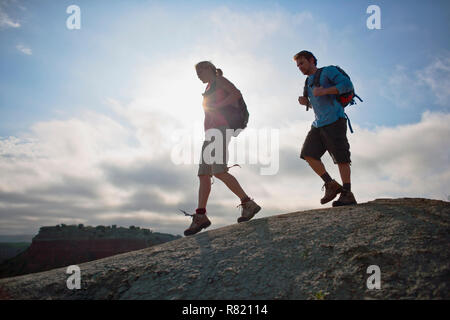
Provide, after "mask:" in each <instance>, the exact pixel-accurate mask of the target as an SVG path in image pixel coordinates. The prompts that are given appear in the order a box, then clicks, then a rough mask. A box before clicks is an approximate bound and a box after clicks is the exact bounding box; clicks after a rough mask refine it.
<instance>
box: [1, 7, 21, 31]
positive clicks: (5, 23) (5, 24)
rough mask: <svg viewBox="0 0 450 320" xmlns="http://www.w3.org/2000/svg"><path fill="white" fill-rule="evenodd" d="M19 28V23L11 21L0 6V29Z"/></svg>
mask: <svg viewBox="0 0 450 320" xmlns="http://www.w3.org/2000/svg"><path fill="white" fill-rule="evenodd" d="M6 28H20V23H19V22H15V21H13V20H12V19H11V18H10V17H9V15H8V14H7V13H6V12H5V10H4V8H2V6H1V5H0V29H6Z"/></svg>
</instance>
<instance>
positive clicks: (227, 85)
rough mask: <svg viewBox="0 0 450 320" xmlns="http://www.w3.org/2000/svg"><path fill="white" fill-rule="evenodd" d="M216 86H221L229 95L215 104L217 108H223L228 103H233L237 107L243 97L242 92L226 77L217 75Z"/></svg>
mask: <svg viewBox="0 0 450 320" xmlns="http://www.w3.org/2000/svg"><path fill="white" fill-rule="evenodd" d="M216 88H217V89H218V88H221V89H222V90H224V91H225V92H226V93H228V95H227V97H226V98H225V99H223V100H222V101H219V102H217V103H215V104H214V107H215V108H222V107H225V106H227V105H233V106H235V107H237V106H238V104H237V102H238V101H239V99H240V98H241V97H242V94H241V92H240V91H239V90H238V89H237V88H236V87H235V86H234V84H232V83H231V82H230V81H229V80H228V79H227V78H225V77H217V80H216Z"/></svg>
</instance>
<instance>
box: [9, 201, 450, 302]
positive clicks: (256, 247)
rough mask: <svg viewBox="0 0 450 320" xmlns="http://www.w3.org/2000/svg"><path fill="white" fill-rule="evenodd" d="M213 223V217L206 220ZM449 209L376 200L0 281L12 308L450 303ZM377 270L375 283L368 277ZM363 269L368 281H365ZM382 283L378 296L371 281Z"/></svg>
mask: <svg viewBox="0 0 450 320" xmlns="http://www.w3.org/2000/svg"><path fill="white" fill-rule="evenodd" d="M210 219H211V221H212V222H213V223H214V217H213V216H212V217H210ZM449 226H450V204H449V203H448V202H444V201H437V200H427V199H407V198H404V199H378V200H375V201H372V202H368V203H364V204H359V205H357V206H351V207H339V208H327V209H318V210H309V211H303V212H293V213H288V214H282V215H276V216H271V217H268V218H260V219H253V220H251V221H249V222H245V223H241V224H234V225H230V226H227V227H223V228H219V229H215V230H211V231H208V232H202V233H199V234H197V235H195V236H191V237H186V238H182V239H178V240H175V241H171V242H168V243H164V244H161V245H156V246H153V247H151V248H147V249H143V250H139V251H133V252H129V253H125V254H121V255H116V256H113V257H109V258H105V259H101V260H96V261H92V262H88V263H84V264H80V265H79V267H80V270H81V274H80V276H81V289H79V290H77V289H73V290H70V289H68V287H67V279H68V277H69V275H68V274H66V269H65V268H60V269H55V270H51V271H47V272H44V273H38V274H31V275H25V276H21V277H15V278H8V279H2V280H0V292H1V293H0V294H1V295H2V297H3V298H9V299H449V298H450V250H449V249H450V248H449V243H450V242H449V240H450V229H449ZM370 266H377V267H378V268H379V271H380V273H379V274H378V273H376V271H375V273H372V272H373V271H370V270H371V269H370V268H369V267H370ZM368 268H369V271H370V272H369V273H368ZM377 276H379V280H380V282H379V284H380V289H376V288H375V289H369V288H368V280H369V283H370V284H373V282H372V280H373V279H376V277H377Z"/></svg>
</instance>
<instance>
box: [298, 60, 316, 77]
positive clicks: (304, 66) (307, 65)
mask: <svg viewBox="0 0 450 320" xmlns="http://www.w3.org/2000/svg"><path fill="white" fill-rule="evenodd" d="M312 65H313V63H312V62H310V61H308V59H305V57H299V58H298V59H297V67H298V68H299V69H300V71H301V72H302V73H303V74H305V75H309V74H310V70H311V69H312Z"/></svg>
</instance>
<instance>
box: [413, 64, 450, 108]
mask: <svg viewBox="0 0 450 320" xmlns="http://www.w3.org/2000/svg"><path fill="white" fill-rule="evenodd" d="M417 76H418V78H419V79H420V80H422V81H423V82H424V83H425V84H427V85H428V86H429V87H430V88H431V91H432V92H433V94H434V96H435V101H436V103H437V104H439V105H441V106H443V107H446V108H447V109H450V55H447V56H441V57H435V58H434V60H433V61H432V62H431V63H430V64H429V65H428V66H426V67H425V68H424V69H423V70H421V71H420V72H418V74H417Z"/></svg>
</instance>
